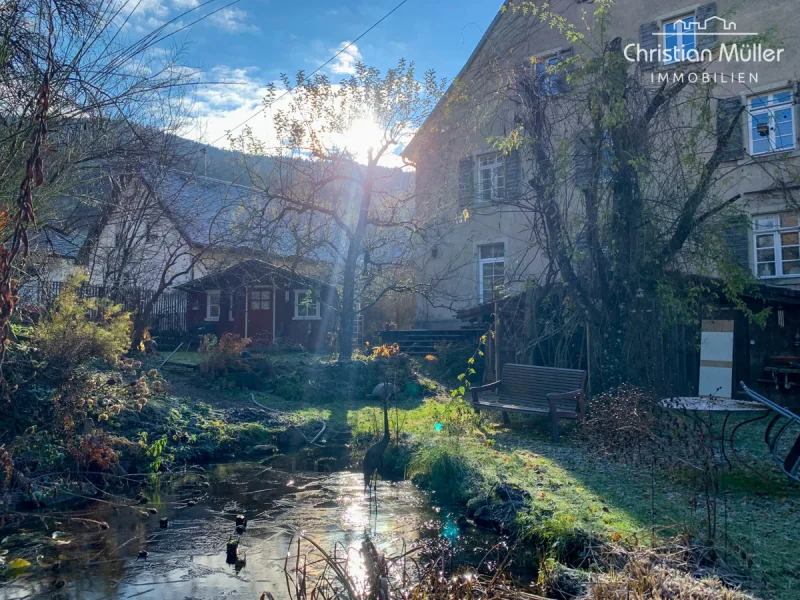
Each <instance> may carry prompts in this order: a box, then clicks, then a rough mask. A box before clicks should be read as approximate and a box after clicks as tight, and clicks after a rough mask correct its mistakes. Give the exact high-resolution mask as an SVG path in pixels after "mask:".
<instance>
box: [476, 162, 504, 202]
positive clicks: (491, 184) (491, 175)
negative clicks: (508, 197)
mask: <svg viewBox="0 0 800 600" xmlns="http://www.w3.org/2000/svg"><path fill="white" fill-rule="evenodd" d="M504 171H505V169H504V167H503V154H502V153H501V152H492V153H491V154H482V155H480V156H478V202H491V201H492V200H500V199H502V198H504V197H505V192H506V178H505V172H504Z"/></svg>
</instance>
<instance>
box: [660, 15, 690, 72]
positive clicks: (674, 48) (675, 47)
mask: <svg viewBox="0 0 800 600" xmlns="http://www.w3.org/2000/svg"><path fill="white" fill-rule="evenodd" d="M663 33H664V64H665V65H671V64H674V63H678V62H682V61H684V60H687V59H688V58H689V57H690V56H691V55H690V54H689V52H690V51H692V50H697V21H695V18H694V17H693V16H691V17H682V18H680V19H675V20H674V21H669V22H667V23H664V32H663ZM692 54H694V52H692Z"/></svg>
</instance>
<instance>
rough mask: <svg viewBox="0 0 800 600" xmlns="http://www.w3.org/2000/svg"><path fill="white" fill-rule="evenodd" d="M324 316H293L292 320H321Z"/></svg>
mask: <svg viewBox="0 0 800 600" xmlns="http://www.w3.org/2000/svg"><path fill="white" fill-rule="evenodd" d="M321 320H322V317H292V321H321Z"/></svg>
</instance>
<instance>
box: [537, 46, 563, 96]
mask: <svg viewBox="0 0 800 600" xmlns="http://www.w3.org/2000/svg"><path fill="white" fill-rule="evenodd" d="M558 61H559V57H558V56H551V57H550V58H545V59H542V60H540V61H539V62H537V63H536V76H537V77H538V78H539V81H540V82H541V85H540V89H541V92H542V95H544V96H552V95H554V94H557V93H558V88H559V78H560V77H561V76H562V74H560V73H558V71H556V70H555V68H554V67H555V66H556V65H557V64H558Z"/></svg>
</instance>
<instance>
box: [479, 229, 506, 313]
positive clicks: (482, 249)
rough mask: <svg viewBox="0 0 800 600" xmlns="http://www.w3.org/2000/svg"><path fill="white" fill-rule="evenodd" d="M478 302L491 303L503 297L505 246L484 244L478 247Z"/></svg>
mask: <svg viewBox="0 0 800 600" xmlns="http://www.w3.org/2000/svg"><path fill="white" fill-rule="evenodd" d="M478 253H479V262H478V268H479V271H480V273H479V280H480V301H481V303H484V302H491V301H492V300H494V299H496V298H501V297H502V296H503V286H504V283H505V267H506V259H505V254H506V252H505V244H503V242H500V243H496V244H485V245H483V246H478Z"/></svg>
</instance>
